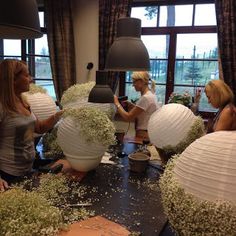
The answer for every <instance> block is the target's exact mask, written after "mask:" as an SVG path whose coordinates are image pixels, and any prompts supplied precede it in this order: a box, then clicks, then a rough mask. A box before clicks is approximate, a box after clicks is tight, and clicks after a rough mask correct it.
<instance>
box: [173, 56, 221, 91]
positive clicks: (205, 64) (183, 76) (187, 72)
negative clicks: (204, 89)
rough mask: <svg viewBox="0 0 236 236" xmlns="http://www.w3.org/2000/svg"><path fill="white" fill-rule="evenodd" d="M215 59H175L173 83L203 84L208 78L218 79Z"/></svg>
mask: <svg viewBox="0 0 236 236" xmlns="http://www.w3.org/2000/svg"><path fill="white" fill-rule="evenodd" d="M218 78H219V71H218V62H217V61H203V60H202V61H194V60H193V61H184V60H183V61H182V60H181V61H180V60H179V61H176V63H175V84H188V85H196V86H205V85H206V84H207V83H208V81H209V80H212V79H218Z"/></svg>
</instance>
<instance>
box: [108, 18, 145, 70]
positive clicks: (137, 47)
mask: <svg viewBox="0 0 236 236" xmlns="http://www.w3.org/2000/svg"><path fill="white" fill-rule="evenodd" d="M105 69H106V70H111V71H127V70H131V71H142V70H150V61H149V55H148V51H147V49H146V47H145V45H144V43H143V42H142V40H141V20H140V19H138V18H130V17H125V18H120V19H118V22H117V37H116V39H115V40H114V42H113V44H112V45H111V47H110V48H109V51H108V53H107V58H106V65H105Z"/></svg>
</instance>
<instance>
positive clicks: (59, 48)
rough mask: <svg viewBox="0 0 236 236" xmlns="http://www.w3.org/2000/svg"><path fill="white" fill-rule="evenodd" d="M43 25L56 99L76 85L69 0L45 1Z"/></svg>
mask: <svg viewBox="0 0 236 236" xmlns="http://www.w3.org/2000/svg"><path fill="white" fill-rule="evenodd" d="M44 5H45V23H46V27H47V36H48V47H49V53H50V61H51V68H52V78H53V82H54V87H55V92H56V96H57V99H58V100H60V99H61V96H62V94H63V92H64V91H65V90H66V89H67V88H69V87H70V86H71V85H73V84H75V83H76V65H75V47H74V33H73V22H72V11H71V4H70V0H45V1H44Z"/></svg>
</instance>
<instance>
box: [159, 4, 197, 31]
mask: <svg viewBox="0 0 236 236" xmlns="http://www.w3.org/2000/svg"><path fill="white" fill-rule="evenodd" d="M192 18H193V5H176V6H175V5H172V6H161V7H160V26H162V27H163V26H191V25H192Z"/></svg>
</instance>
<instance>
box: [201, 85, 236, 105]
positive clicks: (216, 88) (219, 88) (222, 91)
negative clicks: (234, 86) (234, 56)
mask: <svg viewBox="0 0 236 236" xmlns="http://www.w3.org/2000/svg"><path fill="white" fill-rule="evenodd" d="M205 90H206V91H209V92H210V93H211V96H212V99H214V101H215V103H216V105H217V106H218V107H224V106H225V105H227V104H229V103H233V101H234V94H233V92H232V90H231V89H230V87H229V86H228V85H227V84H226V83H225V82H224V81H223V80H211V81H209V82H208V84H207V85H206V86H205Z"/></svg>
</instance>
